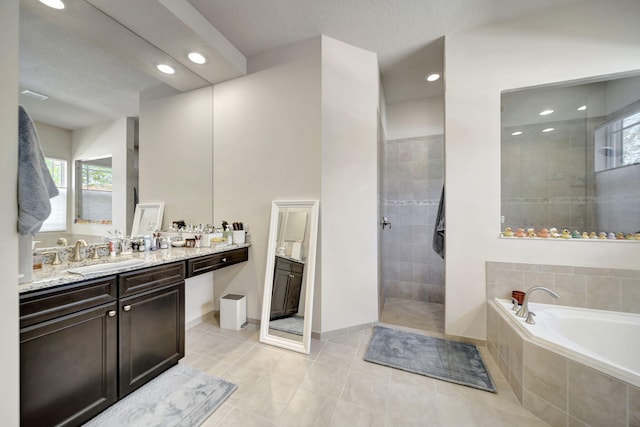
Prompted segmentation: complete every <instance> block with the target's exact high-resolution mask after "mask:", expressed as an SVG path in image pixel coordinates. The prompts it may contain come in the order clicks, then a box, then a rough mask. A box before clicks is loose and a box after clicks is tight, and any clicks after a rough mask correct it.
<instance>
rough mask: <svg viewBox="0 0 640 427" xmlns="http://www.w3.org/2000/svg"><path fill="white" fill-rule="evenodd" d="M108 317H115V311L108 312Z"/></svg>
mask: <svg viewBox="0 0 640 427" xmlns="http://www.w3.org/2000/svg"><path fill="white" fill-rule="evenodd" d="M107 314H108V315H109V317H115V316H116V311H115V310H110V311H109V312H108V313H107Z"/></svg>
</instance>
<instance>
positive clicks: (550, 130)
mask: <svg viewBox="0 0 640 427" xmlns="http://www.w3.org/2000/svg"><path fill="white" fill-rule="evenodd" d="M554 130H555V129H554V128H546V129H542V132H553V131H554Z"/></svg>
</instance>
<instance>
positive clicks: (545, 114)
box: [540, 110, 553, 116]
mask: <svg viewBox="0 0 640 427" xmlns="http://www.w3.org/2000/svg"><path fill="white" fill-rule="evenodd" d="M551 113H553V110H543V111H540V115H541V116H548V115H549V114H551Z"/></svg>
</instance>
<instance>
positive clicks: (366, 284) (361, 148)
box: [320, 36, 380, 332]
mask: <svg viewBox="0 0 640 427" xmlns="http://www.w3.org/2000/svg"><path fill="white" fill-rule="evenodd" d="M379 87H380V86H379V71H378V60H377V57H376V55H375V54H374V53H372V52H368V51H365V50H363V49H359V48H356V47H354V46H351V45H348V44H346V43H342V42H340V41H338V40H334V39H331V38H329V37H324V36H323V37H322V171H321V175H322V198H321V203H320V223H321V224H322V225H321V227H320V235H321V237H320V241H321V242H322V245H321V250H320V257H321V259H322V265H321V270H322V272H321V274H322V290H321V299H322V305H321V310H322V313H321V322H322V328H321V331H322V332H330V331H332V330H336V329H342V328H346V327H349V326H356V325H362V324H365V323H369V322H375V321H377V320H378V295H377V294H378V268H377V264H378V245H377V231H378V229H377V227H378V214H377V213H378V206H377V182H378V179H377V166H378V161H377V160H378V159H377V152H378V145H377V141H378V139H377V131H378V115H377V114H378V102H379Z"/></svg>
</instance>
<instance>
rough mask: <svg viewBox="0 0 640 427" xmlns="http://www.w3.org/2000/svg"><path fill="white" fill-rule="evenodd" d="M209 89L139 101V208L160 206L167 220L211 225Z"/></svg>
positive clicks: (168, 223) (211, 131)
mask: <svg viewBox="0 0 640 427" xmlns="http://www.w3.org/2000/svg"><path fill="white" fill-rule="evenodd" d="M212 96H213V88H212V87H211V86H208V87H205V88H202V89H198V90H194V91H191V92H187V93H184V94H180V95H177V96H171V97H166V98H158V99H145V98H143V99H141V100H140V119H139V126H140V128H139V137H140V142H139V178H138V179H139V188H140V193H139V198H140V201H139V202H140V203H158V202H164V204H165V206H164V219H163V224H164V226H163V229H167V228H168V227H169V225H170V224H171V221H176V220H184V221H186V222H187V223H191V224H212V223H213V170H212V164H213V160H212V159H213V146H212V141H213V128H212V127H213V119H212V117H213V110H212V108H213V99H212Z"/></svg>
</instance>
